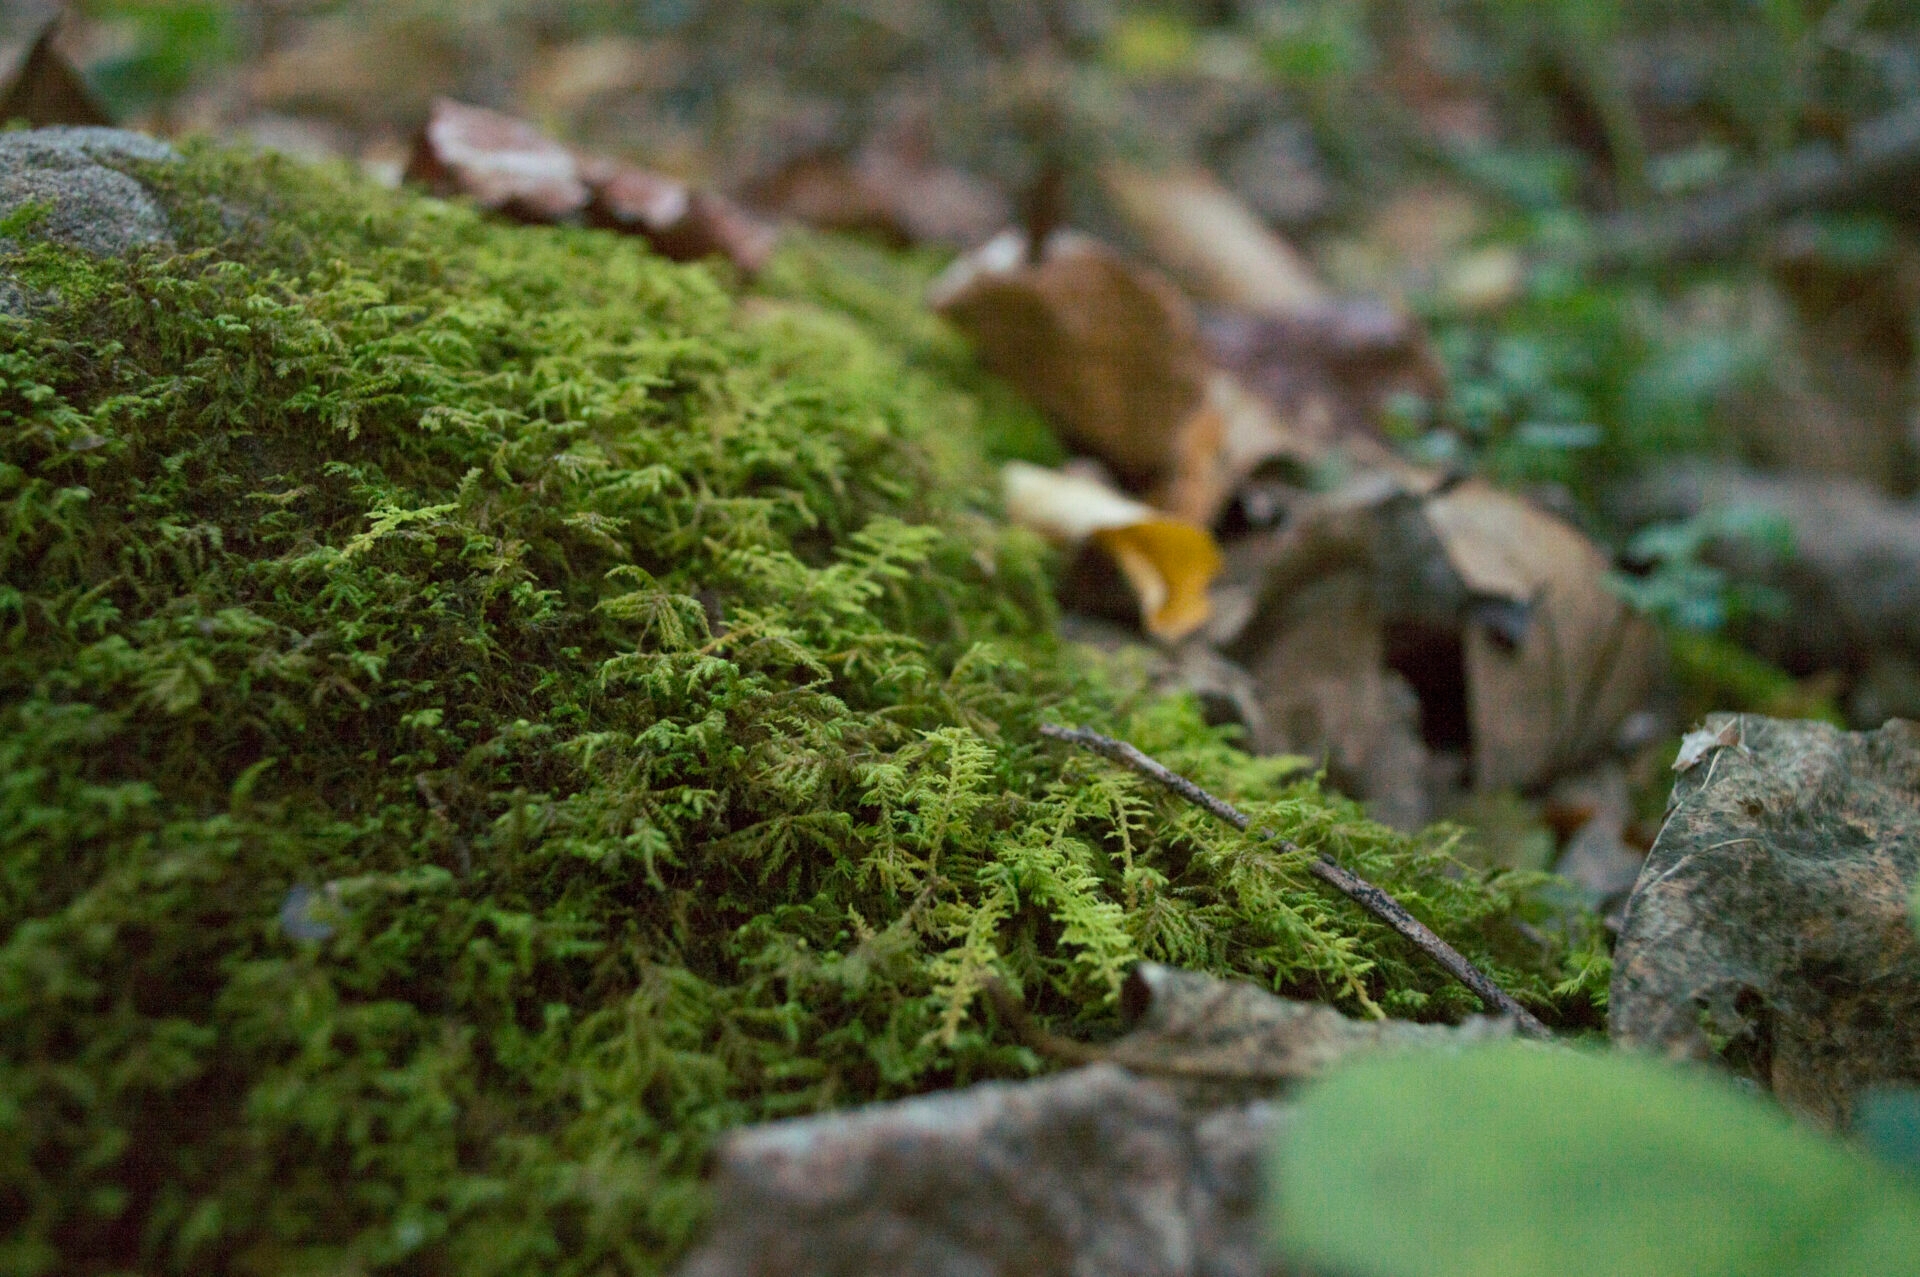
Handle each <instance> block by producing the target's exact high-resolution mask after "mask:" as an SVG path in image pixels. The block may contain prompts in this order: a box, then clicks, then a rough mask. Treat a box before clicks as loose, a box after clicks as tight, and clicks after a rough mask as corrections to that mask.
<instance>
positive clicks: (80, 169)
mask: <svg viewBox="0 0 1920 1277" xmlns="http://www.w3.org/2000/svg"><path fill="white" fill-rule="evenodd" d="M173 158H175V154H174V150H173V148H172V147H170V146H168V145H167V144H166V143H165V142H161V141H157V140H155V139H153V138H150V137H146V136H144V135H142V134H139V133H129V132H127V131H125V130H123V129H105V128H95V127H91V126H79V127H59V128H47V129H29V130H26V131H24V132H18V133H0V218H4V217H6V216H8V215H10V214H12V213H14V212H16V211H18V210H19V209H20V208H21V207H22V206H24V205H27V204H40V205H44V206H46V210H47V211H46V216H45V217H44V218H42V219H41V220H39V221H38V222H36V223H35V224H34V225H33V227H32V229H31V231H30V234H32V235H34V236H36V237H40V238H45V239H48V240H52V241H53V242H55V243H57V244H65V245H67V246H69V247H72V248H78V249H83V250H85V251H86V252H89V253H94V254H97V255H100V256H117V255H120V254H124V253H128V252H131V251H133V250H134V249H136V248H141V247H145V246H146V245H149V244H157V245H161V246H166V247H171V246H172V244H173V232H172V230H171V228H169V226H168V225H167V215H166V213H165V212H164V211H163V210H162V209H161V207H160V205H159V204H158V203H157V202H156V201H155V200H154V198H153V196H152V195H151V194H149V193H148V191H147V189H146V188H145V187H144V186H142V185H141V184H140V183H139V181H138V180H136V179H135V178H133V177H131V176H129V175H128V174H127V173H126V172H124V171H122V170H123V169H125V168H127V167H129V166H131V165H134V164H155V163H163V162H166V161H168V160H171V159H173Z"/></svg>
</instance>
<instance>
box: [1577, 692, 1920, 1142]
mask: <svg viewBox="0 0 1920 1277" xmlns="http://www.w3.org/2000/svg"><path fill="white" fill-rule="evenodd" d="M1674 766H1675V769H1676V771H1677V772H1678V776H1677V777H1676V779H1675V782H1674V789H1673V798H1672V808H1671V810H1670V811H1669V813H1668V816H1667V820H1666V823H1665V825H1664V826H1663V827H1662V828H1661V830H1660V836H1659V838H1658V839H1657V840H1656V841H1655V842H1654V845H1653V850H1652V851H1650V852H1649V853H1648V855H1647V862H1646V865H1645V867H1644V868H1643V869H1642V870H1641V873H1640V880H1639V882H1638V883H1637V884H1636V885H1635V887H1634V891H1633V896H1632V898H1631V899H1630V901H1629V902H1628V905H1627V912H1626V918H1625V920H1624V921H1623V923H1622V924H1621V930H1620V944H1619V948H1618V951H1617V955H1616V963H1617V965H1616V970H1615V975H1614V982H1613V988H1612V997H1611V1005H1610V1007H1609V1020H1610V1027H1611V1029H1612V1033H1613V1037H1614V1039H1615V1040H1616V1041H1617V1042H1620V1043H1622V1044H1625V1045H1627V1046H1632V1047H1636V1048H1639V1049H1642V1050H1649V1051H1655V1052H1659V1053H1662V1054H1665V1055H1669V1056H1674V1057H1679V1058H1693V1059H1709V1058H1716V1057H1717V1058H1720V1059H1722V1060H1723V1061H1724V1062H1726V1063H1728V1064H1730V1065H1732V1066H1734V1067H1735V1068H1737V1069H1739V1070H1740V1071H1742V1072H1744V1073H1746V1074H1747V1075H1748V1076H1750V1077H1751V1078H1752V1079H1753V1080H1754V1081H1755V1082H1757V1083H1758V1084H1759V1085H1761V1086H1762V1087H1764V1088H1766V1089H1768V1090H1770V1091H1772V1092H1773V1093H1774V1094H1776V1095H1777V1096H1779V1098H1780V1100H1781V1101H1782V1102H1783V1103H1784V1104H1786V1105H1788V1106H1789V1107H1791V1108H1793V1109H1795V1110H1797V1111H1799V1112H1800V1113H1802V1114H1804V1115H1806V1116H1808V1117H1811V1118H1813V1119H1814V1120H1816V1121H1819V1122H1821V1123H1824V1124H1827V1125H1832V1126H1845V1125H1846V1124H1847V1122H1848V1120H1849V1118H1850V1117H1851V1114H1852V1112H1853V1107H1854V1102H1855V1100H1856V1098H1857V1097H1858V1096H1859V1094H1860V1093H1861V1092H1862V1091H1863V1090H1865V1089H1866V1088H1867V1087H1869V1086H1871V1085H1874V1084H1877V1083H1898V1082H1912V1081H1915V1080H1920V939H1916V937H1915V935H1914V932H1913V930H1912V928H1911V927H1910V926H1909V919H1908V900H1909V898H1910V895H1911V893H1912V892H1913V890H1914V889H1915V885H1916V883H1920V726H1916V725H1915V724H1913V723H1910V722H1907V721H1905V720H1903V719H1894V720H1891V721H1889V722H1888V723H1887V724H1886V725H1885V726H1883V727H1881V728H1880V729H1879V730H1877V731H1872V732H1845V731H1841V730H1840V729H1838V728H1836V727H1834V726H1832V725H1831V724H1828V723H1819V722H1798V721H1792V720H1785V719H1774V718H1766V717H1763V716H1761V715H1758V714H1714V715H1710V716H1709V717H1708V719H1707V722H1706V725H1705V726H1704V727H1703V728H1701V729H1700V730H1699V731H1697V732H1694V733H1693V734H1691V735H1690V736H1689V737H1688V738H1687V744H1686V745H1685V746H1683V748H1682V750H1681V754H1680V757H1679V759H1678V760H1677V761H1676V762H1675V764H1674Z"/></svg>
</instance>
